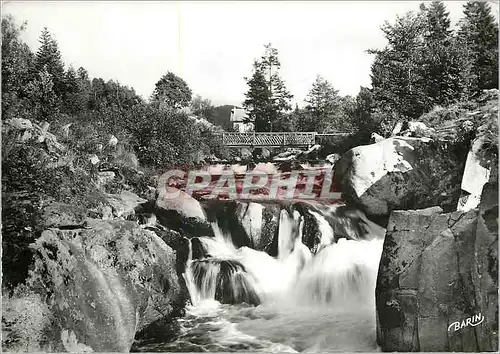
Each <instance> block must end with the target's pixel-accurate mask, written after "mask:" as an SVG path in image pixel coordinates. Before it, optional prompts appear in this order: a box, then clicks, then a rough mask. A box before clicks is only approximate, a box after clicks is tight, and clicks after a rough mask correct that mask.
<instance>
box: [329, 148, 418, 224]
mask: <svg viewBox="0 0 500 354" xmlns="http://www.w3.org/2000/svg"><path fill="white" fill-rule="evenodd" d="M418 143H421V142H418ZM414 145H416V144H415V142H413V141H412V142H411V143H410V142H407V141H405V140H402V139H394V138H390V139H385V140H382V141H379V142H378V143H375V144H371V145H363V146H358V147H356V148H354V149H351V150H349V151H348V152H347V153H346V154H344V155H343V156H342V157H341V159H340V160H339V161H338V162H337V163H336V165H335V172H334V180H335V182H336V183H338V184H339V185H340V187H341V190H342V196H343V198H345V199H346V200H347V201H350V202H353V203H354V204H355V205H358V206H360V207H361V208H362V209H364V210H365V211H366V212H367V213H369V214H372V215H388V214H389V212H390V211H391V210H393V209H401V208H404V206H405V205H404V203H405V202H407V200H408V199H409V197H410V193H411V190H410V188H409V187H410V185H409V183H408V182H409V180H410V179H411V178H412V174H413V170H414V164H415V162H416V156H415V147H414Z"/></svg>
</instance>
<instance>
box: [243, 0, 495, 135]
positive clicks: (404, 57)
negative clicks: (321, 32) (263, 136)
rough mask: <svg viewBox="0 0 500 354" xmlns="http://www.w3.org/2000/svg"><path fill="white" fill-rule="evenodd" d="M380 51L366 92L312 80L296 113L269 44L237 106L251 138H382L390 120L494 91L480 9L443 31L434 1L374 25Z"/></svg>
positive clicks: (489, 40)
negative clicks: (311, 134) (378, 28)
mask: <svg viewBox="0 0 500 354" xmlns="http://www.w3.org/2000/svg"><path fill="white" fill-rule="evenodd" d="M382 31H383V32H384V35H385V38H386V39H387V45H386V47H385V48H382V49H369V50H368V52H369V53H371V54H374V55H375V57H374V61H373V64H372V67H371V82H372V85H371V86H372V87H371V88H366V87H361V88H360V92H359V94H358V95H357V96H356V97H351V96H346V97H341V96H340V95H339V93H338V91H337V90H336V89H335V88H334V86H333V85H332V83H330V82H328V81H327V80H325V79H324V78H322V77H321V76H318V77H317V78H316V81H315V82H314V84H313V86H312V88H311V90H310V92H309V94H308V96H307V97H306V99H305V102H306V105H305V107H303V108H298V107H295V109H293V110H292V107H291V106H290V102H291V98H292V97H293V96H292V95H291V94H290V92H289V91H288V90H287V89H286V87H285V83H284V81H283V80H282V79H281V78H280V76H279V69H280V62H279V59H278V52H277V50H276V49H275V48H273V47H272V46H271V45H270V44H269V45H267V46H266V47H265V52H264V55H263V56H262V57H261V59H260V60H256V61H255V63H254V70H253V73H252V76H251V77H250V78H246V81H247V84H248V91H247V93H246V100H245V102H244V107H245V108H246V109H247V110H248V111H249V112H250V118H251V119H255V126H256V130H258V131H269V130H274V131H283V130H284V131H291V130H295V131H319V132H332V131H352V132H356V133H357V134H358V135H360V137H363V136H364V137H365V138H366V136H369V134H371V132H373V131H377V132H379V133H381V134H385V135H387V134H388V133H389V132H390V131H391V130H392V128H393V127H394V125H395V123H396V122H397V121H409V120H415V119H418V118H419V117H420V116H421V115H422V114H423V113H426V112H429V111H430V110H431V109H432V108H433V107H436V106H447V105H450V104H453V103H455V102H459V101H466V100H469V99H472V98H474V96H475V95H477V94H478V93H479V92H481V91H482V90H484V89H491V88H498V24H497V23H496V20H495V18H494V16H493V15H492V13H491V9H490V6H489V5H488V4H487V3H486V2H478V1H470V2H467V3H466V4H465V5H464V11H463V17H462V18H461V20H460V22H459V24H458V28H456V29H454V28H452V27H451V23H450V17H449V13H448V12H447V11H446V7H445V5H444V3H443V2H442V1H433V2H432V3H431V4H430V5H428V6H426V5H424V4H421V5H420V9H419V11H418V12H416V13H415V12H409V13H407V14H405V15H404V16H398V17H397V18H396V20H395V21H394V22H393V23H389V22H386V23H385V24H384V25H383V26H382Z"/></svg>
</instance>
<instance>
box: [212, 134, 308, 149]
mask: <svg viewBox="0 0 500 354" xmlns="http://www.w3.org/2000/svg"><path fill="white" fill-rule="evenodd" d="M315 141H316V132H292V133H290V132H287V133H285V132H272V133H255V132H251V133H224V134H223V135H222V142H223V144H224V145H226V146H242V147H243V146H254V147H256V146H309V145H314V143H315Z"/></svg>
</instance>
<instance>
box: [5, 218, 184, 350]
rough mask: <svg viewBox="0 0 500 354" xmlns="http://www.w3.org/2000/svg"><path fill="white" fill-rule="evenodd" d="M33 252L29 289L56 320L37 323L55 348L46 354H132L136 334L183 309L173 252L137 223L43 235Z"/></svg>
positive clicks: (98, 223)
mask: <svg viewBox="0 0 500 354" xmlns="http://www.w3.org/2000/svg"><path fill="white" fill-rule="evenodd" d="M31 247H32V249H33V251H34V253H35V263H34V267H33V269H32V270H31V272H30V276H29V278H28V281H27V286H28V288H29V289H30V291H32V292H33V293H34V294H39V296H40V299H42V300H41V302H40V301H39V302H40V303H41V304H44V305H43V306H42V308H41V309H40V311H42V309H43V308H45V310H44V311H45V312H46V313H47V314H48V315H47V316H42V317H43V321H45V322H47V320H46V319H50V321H49V322H50V323H49V322H47V323H45V322H43V323H42V324H41V325H40V326H39V323H34V325H35V326H37V327H40V328H39V330H40V331H42V332H43V333H44V335H40V337H41V338H44V340H45V341H46V343H50V345H51V347H50V348H47V347H44V344H43V343H38V344H39V349H41V350H50V351H72V350H73V351H74V350H76V351H92V350H93V351H99V352H108V351H113V352H127V351H129V349H130V347H131V345H132V342H133V340H134V336H135V333H136V331H139V330H141V329H142V328H144V327H145V326H146V325H148V324H149V323H152V322H154V321H155V320H157V319H159V318H161V317H164V316H167V315H174V314H175V309H176V308H180V307H181V304H182V301H183V299H182V298H180V297H179V295H178V294H179V283H178V278H177V274H176V270H175V262H176V259H175V254H174V252H173V251H172V249H171V248H170V247H169V246H167V245H166V244H165V243H164V242H163V241H162V240H161V239H160V238H159V237H158V236H157V235H155V234H154V233H153V232H150V231H146V230H144V229H142V228H140V227H139V226H138V225H136V224H135V223H133V222H129V221H121V220H116V221H102V220H94V219H87V220H86V222H85V225H84V227H81V228H75V229H71V230H61V229H49V230H47V231H44V232H43V233H42V235H41V237H40V238H39V239H37V240H36V242H35V243H34V244H32V246H31ZM30 296H31V295H30ZM37 296H38V295H37ZM18 301H19V300H18ZM49 315H50V316H49ZM33 320H34V321H37V320H36V318H35V319H33ZM17 327H20V326H17ZM21 327H22V326H21ZM16 335H17V334H16V333H15V330H14V332H11V333H10V336H11V337H16ZM4 345H5V341H4ZM4 349H6V348H4ZM7 349H9V348H7Z"/></svg>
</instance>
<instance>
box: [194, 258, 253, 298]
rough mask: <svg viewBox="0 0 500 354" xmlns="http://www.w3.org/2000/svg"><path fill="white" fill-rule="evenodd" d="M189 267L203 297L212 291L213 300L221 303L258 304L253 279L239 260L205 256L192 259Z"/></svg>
mask: <svg viewBox="0 0 500 354" xmlns="http://www.w3.org/2000/svg"><path fill="white" fill-rule="evenodd" d="M190 267H191V270H192V272H193V277H194V283H195V286H196V288H197V289H198V291H199V292H200V293H201V294H202V296H203V298H205V297H207V296H208V294H211V293H213V294H214V297H215V300H217V301H219V302H221V303H223V304H241V303H246V304H249V305H255V306H257V305H259V303H260V299H259V296H258V295H257V293H256V292H255V289H254V280H253V278H252V276H251V275H250V274H249V273H247V272H246V269H245V267H244V266H243V265H242V264H241V263H240V262H238V261H236V260H226V259H222V260H221V259H215V258H207V259H198V260H196V261H193V263H192V264H191V265H190ZM213 287H214V288H213Z"/></svg>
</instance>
